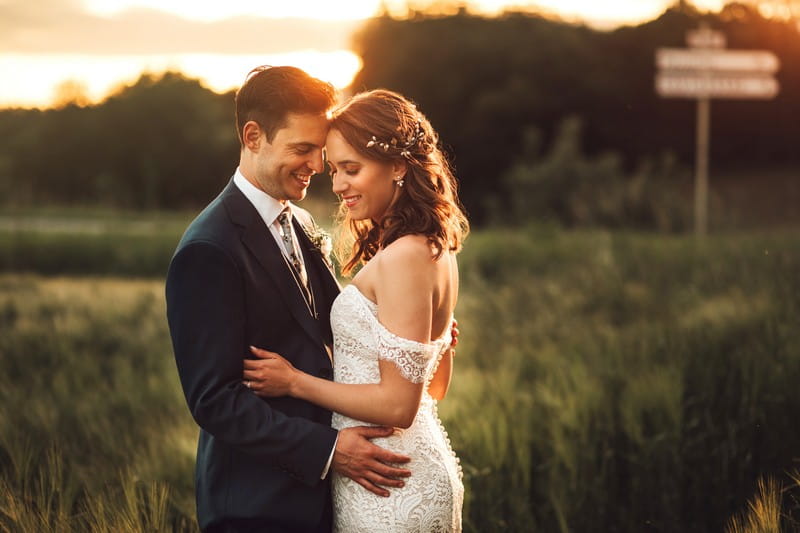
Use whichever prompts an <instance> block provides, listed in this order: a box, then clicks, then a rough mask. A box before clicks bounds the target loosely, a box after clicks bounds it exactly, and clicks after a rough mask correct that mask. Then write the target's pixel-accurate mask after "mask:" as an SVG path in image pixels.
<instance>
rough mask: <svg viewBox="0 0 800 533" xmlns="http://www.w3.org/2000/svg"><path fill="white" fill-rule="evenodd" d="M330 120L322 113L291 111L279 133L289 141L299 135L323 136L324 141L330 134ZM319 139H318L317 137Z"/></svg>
mask: <svg viewBox="0 0 800 533" xmlns="http://www.w3.org/2000/svg"><path fill="white" fill-rule="evenodd" d="M329 126H330V121H329V120H328V118H327V117H326V116H325V114H324V113H322V114H310V113H304V114H299V113H289V114H288V115H287V116H286V123H285V125H284V127H282V128H281V129H280V130H278V135H281V136H282V137H284V138H285V139H286V140H288V141H292V139H296V138H298V137H308V136H312V137H322V139H323V141H324V138H325V136H326V135H327V134H328V129H329ZM317 140H318V139H317Z"/></svg>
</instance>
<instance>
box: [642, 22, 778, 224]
mask: <svg viewBox="0 0 800 533" xmlns="http://www.w3.org/2000/svg"><path fill="white" fill-rule="evenodd" d="M686 41H687V43H688V44H689V46H690V48H659V49H657V50H656V66H657V67H658V68H659V69H660V70H659V71H658V72H657V73H656V80H655V85H656V92H658V94H659V95H660V96H662V97H664V98H692V99H696V100H697V127H696V137H695V138H696V152H695V179H694V229H695V234H696V235H700V236H702V235H705V234H706V233H707V232H708V159H709V158H708V149H709V144H710V134H709V130H710V124H711V99H712V98H748V99H763V100H768V99H771V98H774V97H775V96H776V95H777V94H778V90H779V88H778V82H777V80H775V78H774V77H773V74H774V73H775V72H776V71H777V70H778V68H779V61H778V58H777V57H775V54H773V53H772V52H767V51H762V50H724V48H725V36H724V35H723V34H722V33H721V32H718V31H713V30H711V29H709V28H707V27H701V28H700V29H698V30H693V31H689V32H687V35H686Z"/></svg>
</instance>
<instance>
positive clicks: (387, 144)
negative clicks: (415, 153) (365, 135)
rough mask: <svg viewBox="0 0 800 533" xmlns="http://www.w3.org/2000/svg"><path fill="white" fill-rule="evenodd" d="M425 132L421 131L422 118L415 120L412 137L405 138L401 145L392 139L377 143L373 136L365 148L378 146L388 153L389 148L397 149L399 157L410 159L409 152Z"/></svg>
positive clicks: (395, 139)
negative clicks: (415, 126)
mask: <svg viewBox="0 0 800 533" xmlns="http://www.w3.org/2000/svg"><path fill="white" fill-rule="evenodd" d="M423 135H425V132H424V131H423V129H422V118H417V129H416V131H415V132H414V134H413V135H409V136H408V138H406V140H405V142H403V143H401V142H400V141H399V140H398V139H397V138H395V137H392V138H391V139H390V140H389V141H379V140H378V139H377V138H376V137H375V136H374V135H373V136H372V139H371V140H370V141H368V142H367V148H372V147H373V146H379V147H381V148H383V151H384V152H388V151H389V148H392V149H399V150H400V155H402V156H403V157H405V158H406V159H411V152H410V151H409V149H410V148H412V147H413V146H414V145H415V144H417V143H418V142H419V141H420V139H422V137H423Z"/></svg>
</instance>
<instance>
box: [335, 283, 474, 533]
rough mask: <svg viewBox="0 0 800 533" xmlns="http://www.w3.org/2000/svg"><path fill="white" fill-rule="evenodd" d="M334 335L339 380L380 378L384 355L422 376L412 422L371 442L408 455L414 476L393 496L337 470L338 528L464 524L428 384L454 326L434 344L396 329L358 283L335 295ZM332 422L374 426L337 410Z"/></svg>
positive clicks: (424, 528)
mask: <svg viewBox="0 0 800 533" xmlns="http://www.w3.org/2000/svg"><path fill="white" fill-rule="evenodd" d="M331 327H332V329H333V336H334V348H333V351H334V359H333V361H334V380H335V381H337V382H340V383H378V382H380V377H381V376H380V367H379V360H380V359H384V360H389V361H392V362H393V363H394V364H395V365H397V368H398V369H399V370H400V372H401V374H402V375H403V376H404V377H405V378H406V379H408V380H409V381H411V382H414V383H425V390H424V392H423V395H422V399H421V401H420V407H419V410H418V411H417V415H416V417H415V419H414V422H413V424H412V425H411V427H409V428H408V429H406V430H398V432H397V433H396V434H395V435H393V436H391V437H388V438H385V439H375V440H374V441H373V442H374V443H375V444H377V445H378V446H382V447H384V448H387V449H389V450H392V451H395V452H397V453H400V454H403V455H407V456H409V457H411V463H410V466H409V468H410V469H411V477H410V478H409V479H408V480H407V481H406V486H405V487H403V488H402V489H392V490H391V491H390V497H389V498H382V497H379V496H376V495H374V494H372V493H371V492H368V491H367V490H366V489H364V488H362V487H361V486H360V485H358V484H357V483H355V482H354V481H352V480H350V479H348V478H344V477H341V476H338V475H336V474H334V476H333V503H334V529H335V530H337V531H341V532H348V533H350V532H359V531H370V532H377V531H387V532H389V531H391V532H410V531H419V532H426V533H427V532H431V531H433V532H449V531H461V507H462V504H463V500H464V489H463V485H462V483H461V469H460V467H459V465H458V459H457V458H456V456H455V454H454V453H453V450H452V448H451V446H450V440H449V439H448V437H447V433H446V432H445V430H444V428H443V427H442V424H441V422H440V421H439V416H438V413H437V411H436V401H435V400H434V399H433V398H431V396H430V395H429V394H428V391H427V389H428V385H429V384H430V380H431V378H432V377H433V375H434V374H435V372H436V367H437V366H438V363H439V361H440V360H441V357H442V354H443V353H444V352H445V350H446V349H447V347H448V346H449V344H450V341H451V337H450V329H449V328H448V329H447V331H446V332H445V334H444V335H443V336H442V337H441V338H440V339H437V340H435V341H433V342H430V343H420V342H415V341H411V340H408V339H404V338H402V337H399V336H397V335H394V334H393V333H391V332H390V331H389V330H387V329H386V328H385V327H384V326H383V325H382V324H381V323H380V322H379V321H378V306H377V305H376V304H375V303H373V302H372V301H370V300H369V299H367V298H366V297H365V296H364V295H363V294H362V293H361V292H360V291H359V290H358V288H357V287H356V286H355V285H349V286H347V287H345V289H344V290H342V292H341V294H340V295H339V296H338V297H337V298H336V301H335V302H334V304H333V308H332V310H331ZM332 424H333V426H334V427H335V428H337V429H342V428H345V427H351V426H357V425H359V426H361V425H371V424H366V423H364V422H360V421H358V420H354V419H352V418H349V417H346V416H344V415H342V414H339V413H334V414H333V422H332Z"/></svg>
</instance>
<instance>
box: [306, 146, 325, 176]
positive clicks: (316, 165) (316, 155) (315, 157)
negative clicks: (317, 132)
mask: <svg viewBox="0 0 800 533" xmlns="http://www.w3.org/2000/svg"><path fill="white" fill-rule="evenodd" d="M308 166H309V168H310V169H311V170H313V171H314V174H321V173H322V171H323V170H325V162H324V161H323V159H322V150H314V152H313V154H312V155H311V160H310V161H309V162H308Z"/></svg>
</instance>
